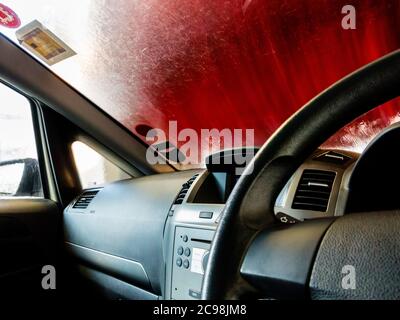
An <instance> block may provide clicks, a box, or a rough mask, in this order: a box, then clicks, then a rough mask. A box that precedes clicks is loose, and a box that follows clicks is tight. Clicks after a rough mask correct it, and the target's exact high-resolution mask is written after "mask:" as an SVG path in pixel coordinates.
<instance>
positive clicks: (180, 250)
mask: <svg viewBox="0 0 400 320" xmlns="http://www.w3.org/2000/svg"><path fill="white" fill-rule="evenodd" d="M177 252H178V255H180V256H181V255H182V254H183V248H182V247H179V248H178V251H177Z"/></svg>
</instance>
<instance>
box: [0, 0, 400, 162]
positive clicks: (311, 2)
mask: <svg viewBox="0 0 400 320" xmlns="http://www.w3.org/2000/svg"><path fill="white" fill-rule="evenodd" d="M1 3H2V5H4V6H6V7H8V8H10V9H11V10H12V11H13V12H14V13H15V14H16V15H17V16H18V17H19V19H20V21H21V24H20V27H18V28H14V29H13V28H9V27H7V26H4V25H1V26H0V28H1V30H0V31H1V32H2V33H3V34H4V35H6V36H7V37H8V38H9V39H11V40H12V41H14V42H16V43H21V39H19V40H18V38H17V35H18V30H20V29H19V28H23V27H24V26H26V25H29V24H30V23H31V22H32V21H36V22H37V23H40V25H42V26H43V27H44V28H47V29H48V30H50V31H51V32H52V33H53V34H54V35H56V36H57V37H58V38H59V39H60V40H62V42H63V43H65V44H66V45H67V46H68V48H71V50H73V52H74V53H76V54H74V55H71V56H69V57H68V58H66V59H65V60H62V61H57V62H56V63H54V64H52V65H49V68H50V69H51V70H52V71H53V72H55V73H56V74H57V75H59V76H60V77H61V78H63V79H64V80H65V81H66V82H68V83H69V84H70V85H72V86H73V87H74V88H76V89H77V90H78V91H79V92H81V93H82V94H83V95H85V96H86V97H87V98H89V99H90V100H91V101H93V102H94V103H95V104H97V105H98V106H99V107H100V108H102V109H103V110H104V111H105V112H106V113H108V114H109V115H110V116H111V117H113V118H114V119H116V120H117V121H118V122H119V123H121V124H122V125H123V126H124V127H126V128H127V129H128V130H130V131H131V132H132V133H133V134H134V135H136V136H137V137H139V138H140V139H141V140H143V141H144V142H146V143H148V144H151V143H153V142H155V141H157V143H159V142H162V141H161V140H167V141H169V142H170V144H169V145H168V144H166V145H165V146H166V149H168V148H170V147H171V146H174V145H175V146H178V148H180V149H183V152H184V153H185V148H182V147H184V145H185V143H186V142H188V140H190V138H193V136H194V135H196V136H197V138H196V139H194V138H193V139H192V140H191V141H190V143H191V144H192V145H206V146H207V148H206V149H207V150H202V151H201V153H200V154H199V155H198V159H199V161H198V163H192V165H193V164H194V165H200V166H201V165H203V159H204V156H205V155H207V154H209V153H210V152H214V151H218V150H220V149H222V148H229V147H235V146H238V145H240V143H236V142H237V141H235V139H234V138H235V137H236V138H237V139H236V140H240V142H241V143H242V144H243V145H262V144H263V143H264V142H265V141H266V139H267V138H268V137H269V136H270V135H271V134H272V133H273V132H274V131H275V130H276V129H277V128H278V127H279V126H280V125H281V124H282V123H283V122H284V121H285V120H286V119H288V118H289V117H290V116H291V115H292V114H293V113H294V112H295V111H297V110H298V109H299V108H300V107H301V106H302V105H303V104H305V103H306V102H307V101H308V100H310V99H311V98H313V97H314V96H315V95H316V94H318V93H319V92H321V91H322V90H324V89H326V88H327V87H328V86H329V85H331V84H333V83H334V82H336V81H337V80H339V79H340V78H342V77H343V76H345V75H347V74H348V73H350V72H352V71H354V70H356V69H357V68H359V67H361V66H363V65H365V64H366V63H369V62H371V61H373V60H375V59H377V58H379V57H381V56H383V55H385V54H387V53H389V52H391V51H393V50H395V49H397V48H399V46H400V37H399V34H398V30H399V27H400V25H399V24H400V2H399V1H398V0H387V1H365V0H353V1H351V3H352V6H353V8H354V9H355V11H354V20H355V19H356V20H355V21H354V26H350V27H349V28H345V27H344V26H343V19H344V18H345V17H346V14H347V11H346V10H345V11H343V9H344V6H345V4H344V2H343V1H322V0H321V1H315V0H290V1H289V0H268V1H267V0H231V1H215V0H171V1H165V0H126V1H124V0H120V1H111V0H108V1H107V0H103V1H98V0H79V1H54V0H35V1H32V0H12V1H6V0H4V1H3V0H2V1H1ZM348 12H350V11H348ZM5 18H7V14H5V13H4V12H3V11H1V10H0V19H3V20H4V19H5ZM353 27H355V28H353ZM16 31H17V34H16ZM21 44H22V43H21ZM32 46H33V45H32ZM42 62H43V61H42ZM43 63H45V64H46V62H43ZM398 106H399V103H398V101H393V102H390V103H388V104H386V105H385V106H383V107H382V108H381V109H377V110H374V111H372V112H370V113H369V114H367V115H365V116H364V117H362V118H359V119H358V120H357V121H355V122H354V123H352V124H351V125H349V126H347V127H346V128H344V129H343V130H341V131H340V132H339V133H338V134H337V135H336V136H334V137H332V138H331V139H330V140H329V141H328V142H327V143H326V146H329V147H332V148H343V149H348V150H353V151H362V149H363V148H364V147H365V145H366V144H367V143H368V141H370V139H371V138H372V137H373V136H374V135H375V134H376V133H377V132H379V130H380V129H382V128H383V127H386V126H387V125H389V124H391V123H392V122H394V121H396V120H397V112H398V110H399V108H398ZM150 129H160V130H158V131H157V132H159V131H161V132H163V133H165V135H164V137H163V138H160V136H157V138H154V137H153V140H151V139H149V137H150V138H152V137H151V134H149V133H150V132H151V130H150ZM185 129H187V130H186V131H185ZM212 129H215V130H214V131H212ZM207 130H208V135H207V134H206V133H207V132H206V131H207ZM223 130H225V131H224V134H225V133H226V134H227V135H229V134H231V137H233V138H232V139H229V138H227V136H225V135H224V134H222V135H221V132H223ZM203 133H205V135H203ZM146 135H147V138H146ZM160 139H161V140H160ZM186 151H188V150H187V149H186ZM189 153H190V151H189ZM185 155H186V156H187V154H186V153H185ZM187 167H189V166H180V167H179V168H182V169H185V168H187ZM191 167H192V166H191Z"/></svg>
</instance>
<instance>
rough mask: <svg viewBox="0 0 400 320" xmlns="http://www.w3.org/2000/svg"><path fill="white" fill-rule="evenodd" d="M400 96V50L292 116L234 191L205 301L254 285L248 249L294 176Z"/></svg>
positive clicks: (205, 289) (215, 251)
mask: <svg viewBox="0 0 400 320" xmlns="http://www.w3.org/2000/svg"><path fill="white" fill-rule="evenodd" d="M399 95H400V51H395V52H393V53H391V54H389V55H387V56H385V57H383V58H381V59H379V60H377V61H375V62H373V63H371V64H369V65H367V66H366V67H364V68H362V69H360V70H358V71H356V72H354V73H352V74H351V75H349V76H348V77H346V78H344V79H342V80H340V81H339V82H337V83H336V84H334V85H333V86H331V87H330V88H328V89H327V90H325V91H324V92H323V93H321V94H320V95H319V96H317V97H316V98H315V99H313V100H311V101H310V102H309V103H308V104H306V105H305V106H304V107H303V108H302V109H301V110H300V111H299V112H297V113H296V114H295V115H294V116H292V117H291V118H290V119H289V120H288V121H287V122H286V123H284V124H283V125H282V126H281V128H280V129H279V130H278V131H277V132H276V133H275V134H274V135H273V136H272V137H271V138H270V139H269V140H268V141H267V142H266V143H265V144H264V146H263V147H262V148H261V149H260V151H259V152H258V153H257V155H256V156H255V158H254V159H253V160H252V162H251V163H250V164H249V166H248V167H247V169H246V170H245V172H244V173H243V175H242V176H241V178H240V179H239V181H238V183H237V185H236V186H235V188H234V190H233V191H232V193H231V195H230V197H229V199H228V201H227V203H226V205H225V208H224V211H223V214H222V218H221V220H220V222H219V225H218V228H217V231H216V234H215V236H214V240H213V243H212V246H211V250H210V255H209V261H208V267H207V270H206V273H205V276H204V281H203V288H202V298H203V299H236V298H241V297H243V296H244V294H247V293H251V291H252V290H253V288H252V287H251V286H250V285H249V284H248V283H247V282H246V281H245V280H244V279H243V278H242V276H241V274H240V267H241V264H242V262H243V259H244V253H245V252H246V249H247V248H248V246H249V244H250V242H251V240H252V239H253V238H254V237H255V235H256V234H257V233H258V232H260V231H261V230H263V229H264V228H265V227H267V226H270V225H273V224H274V223H275V219H274V215H273V208H274V203H275V199H276V197H277V195H278V194H279V192H280V190H281V189H282V188H283V186H284V184H285V183H286V181H287V180H288V179H289V177H290V176H291V175H292V174H293V173H294V172H295V170H296V169H297V168H298V167H299V166H300V164H301V163H302V162H303V161H304V160H305V159H306V158H307V156H309V155H310V154H311V153H312V152H313V151H314V150H315V149H316V148H318V147H319V146H320V145H321V144H322V143H323V142H324V141H325V140H326V139H327V138H329V137H330V136H331V135H333V134H334V133H335V132H336V131H337V130H339V129H340V128H342V127H343V126H344V125H346V124H347V123H349V122H351V121H352V120H354V119H355V118H357V117H358V116H360V115H362V114H364V113H366V112H368V111H369V110H371V109H373V108H375V107H377V106H379V105H381V104H383V103H385V102H387V101H389V100H391V99H394V98H396V97H397V96H399Z"/></svg>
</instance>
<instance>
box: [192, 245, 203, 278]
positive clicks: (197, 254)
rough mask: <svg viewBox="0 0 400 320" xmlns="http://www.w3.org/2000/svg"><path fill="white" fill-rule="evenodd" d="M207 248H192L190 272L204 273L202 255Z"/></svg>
mask: <svg viewBox="0 0 400 320" xmlns="http://www.w3.org/2000/svg"><path fill="white" fill-rule="evenodd" d="M206 252H207V250H204V249H200V248H193V256H192V264H191V265H192V267H191V268H190V271H191V272H195V273H200V274H204V270H203V257H204V255H205V253H206Z"/></svg>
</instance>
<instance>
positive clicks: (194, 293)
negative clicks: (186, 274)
mask: <svg viewBox="0 0 400 320" xmlns="http://www.w3.org/2000/svg"><path fill="white" fill-rule="evenodd" d="M189 296H191V297H192V298H195V299H200V298H201V293H200V292H198V291H194V290H192V289H189Z"/></svg>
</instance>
